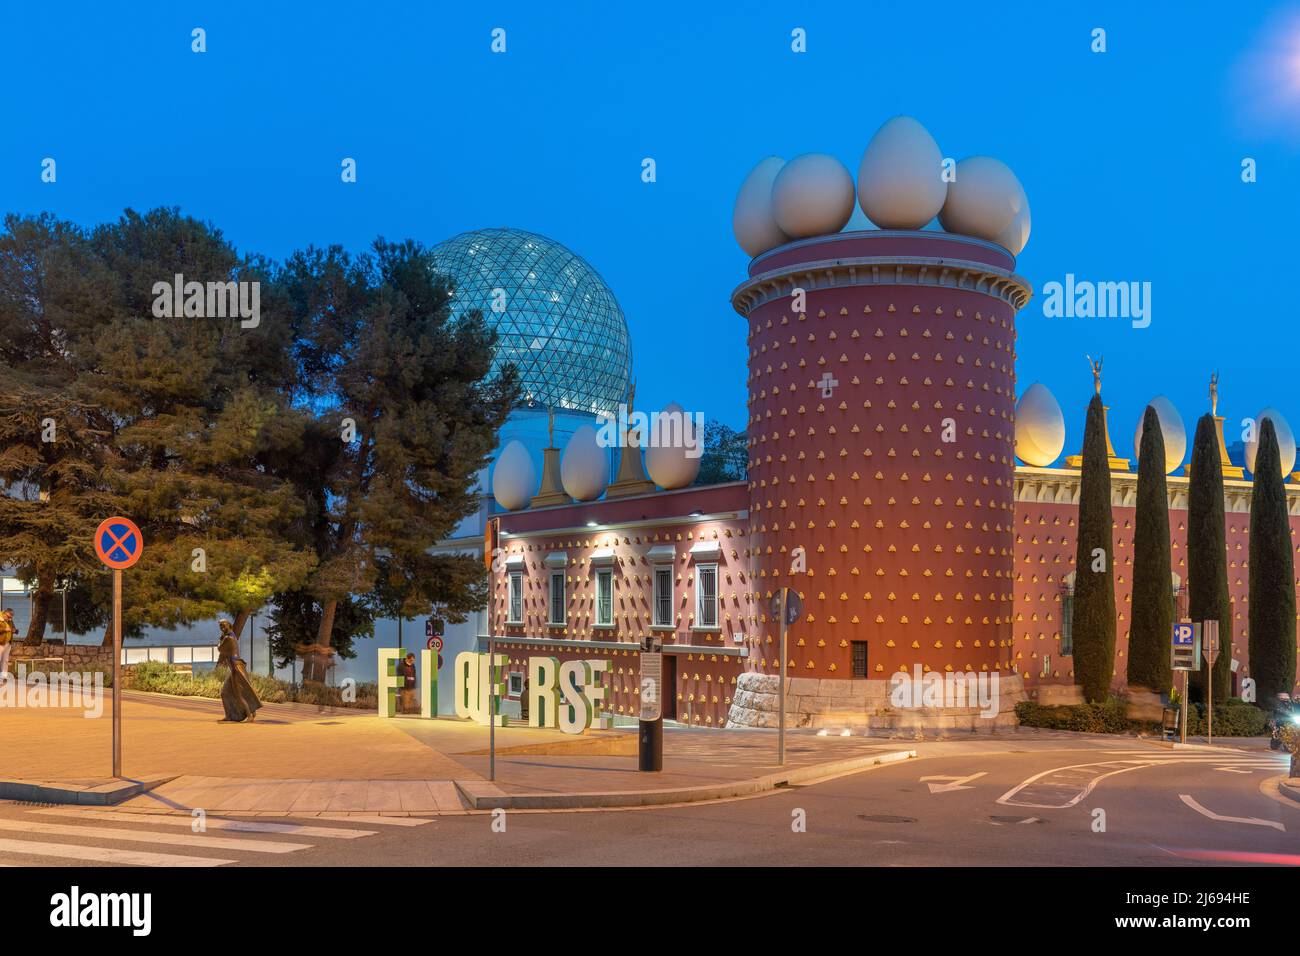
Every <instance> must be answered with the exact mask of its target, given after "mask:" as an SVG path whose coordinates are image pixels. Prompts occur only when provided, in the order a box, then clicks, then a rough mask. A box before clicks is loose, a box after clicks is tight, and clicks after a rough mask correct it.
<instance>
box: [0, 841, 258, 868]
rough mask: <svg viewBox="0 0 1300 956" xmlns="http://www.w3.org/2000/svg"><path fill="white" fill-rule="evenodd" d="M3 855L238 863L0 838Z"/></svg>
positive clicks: (144, 863) (131, 861)
mask: <svg viewBox="0 0 1300 956" xmlns="http://www.w3.org/2000/svg"><path fill="white" fill-rule="evenodd" d="M0 853H12V854H15V855H20V856H21V855H25V856H49V857H57V858H60V859H64V860H85V861H93V862H95V863H122V864H126V865H128V866H225V865H226V864H227V863H234V862H235V861H234V860H214V859H210V858H208V857H202V856H179V855H177V854H175V853H146V852H144V851H142V850H116V849H113V848H111V847H102V846H77V845H76V844H72V843H38V842H35V841H31V840H4V839H0ZM0 865H2V864H0Z"/></svg>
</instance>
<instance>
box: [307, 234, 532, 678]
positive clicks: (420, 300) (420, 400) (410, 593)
mask: <svg viewBox="0 0 1300 956" xmlns="http://www.w3.org/2000/svg"><path fill="white" fill-rule="evenodd" d="M282 282H283V284H284V287H285V288H286V289H287V290H288V295H289V297H290V299H291V300H292V301H293V302H294V303H295V319H294V325H295V327H296V328H298V329H299V330H300V339H299V341H300V343H301V344H300V348H299V350H298V353H297V354H298V357H299V361H300V377H301V379H302V381H304V382H310V383H312V386H313V394H312V398H311V401H312V403H313V405H314V407H317V408H320V409H321V414H320V416H319V421H320V423H321V424H322V426H323V427H324V429H325V430H326V431H328V432H332V433H333V436H334V437H333V438H332V439H330V441H331V442H332V443H334V444H335V446H336V448H337V451H336V452H335V453H333V454H331V455H329V456H328V457H330V458H331V459H332V461H331V464H330V468H329V471H328V472H327V473H326V474H325V476H324V487H322V488H319V489H312V490H310V491H308V492H306V493H305V494H304V496H305V497H307V498H308V499H310V500H312V501H314V502H315V506H316V508H317V514H318V515H319V516H320V520H319V521H318V522H317V523H316V527H317V530H318V534H317V535H316V539H315V540H316V543H317V548H318V554H319V558H320V561H319V564H318V566H317V568H316V570H315V571H314V573H313V574H312V577H311V580H310V581H309V582H308V584H307V585H306V586H305V590H306V591H308V592H309V593H310V594H311V595H312V596H313V597H314V598H315V601H316V603H317V604H318V606H319V611H320V615H319V625H318V628H317V635H316V642H315V646H316V648H317V649H318V652H319V653H320V654H322V655H323V654H325V653H326V652H327V649H328V648H329V647H330V646H331V645H332V644H333V642H334V641H335V640H336V639H337V636H338V635H337V631H336V628H335V621H336V616H337V613H338V609H339V606H340V602H343V601H346V600H348V599H349V598H350V596H360V595H369V596H370V600H374V601H378V602H379V603H380V604H383V605H388V606H397V607H399V608H400V611H401V613H403V614H404V615H405V616H408V617H409V616H414V615H417V614H425V613H430V612H432V611H434V610H435V609H436V610H437V611H438V613H439V614H440V615H442V616H445V617H446V618H447V619H448V620H449V621H452V622H457V621H461V620H464V617H465V615H466V614H467V613H468V612H469V611H470V610H473V609H476V608H479V607H481V606H482V605H483V603H484V602H485V601H486V596H487V591H486V582H485V581H484V572H483V568H482V565H481V562H480V560H479V559H478V557H476V556H470V555H458V556H446V555H431V554H428V553H427V550H428V548H429V546H430V544H432V543H433V542H436V541H438V540H440V539H442V538H445V537H447V536H449V535H450V534H451V533H452V531H453V530H454V529H455V527H456V525H457V524H458V523H459V522H460V521H461V520H462V519H463V518H465V517H466V516H468V515H469V514H470V513H471V512H473V511H474V510H475V509H476V508H477V507H478V496H477V493H476V491H475V487H476V481H477V478H478V474H479V472H480V470H481V469H483V468H484V467H486V465H487V462H488V456H489V455H490V453H491V451H492V449H493V448H494V447H495V445H496V441H497V431H498V429H499V428H500V426H501V425H502V423H503V422H504V421H505V418H506V415H507V414H508V413H509V411H510V410H511V408H512V407H513V406H514V404H515V403H516V402H517V400H518V396H519V386H518V378H517V373H516V372H515V370H514V368H513V366H507V367H506V368H505V369H503V370H502V372H501V373H500V374H499V375H496V376H493V377H490V378H489V375H488V373H489V371H490V369H491V364H492V357H493V354H494V350H495V345H496V336H495V333H494V332H493V331H492V330H491V328H490V327H489V326H488V325H487V324H486V323H485V322H484V320H483V317H482V315H481V314H479V313H478V312H477V311H471V312H468V313H465V314H463V315H460V316H456V317H453V316H452V313H451V308H450V289H449V286H448V282H447V280H446V279H445V278H444V277H441V276H439V275H438V274H437V273H436V272H435V270H434V263H433V259H432V257H431V256H430V255H429V253H428V251H427V250H426V249H424V248H423V247H422V246H420V245H419V244H417V243H414V242H409V241H408V242H403V243H397V244H391V243H388V242H385V241H384V240H382V239H379V240H377V241H376V242H375V244H374V246H373V251H372V253H371V254H370V255H367V256H364V257H361V258H359V259H353V258H352V257H351V256H349V255H348V254H347V253H345V252H344V251H343V250H341V249H338V248H331V249H329V250H324V251H321V250H316V249H309V250H307V251H305V252H303V253H299V254H297V255H295V256H293V257H292V258H291V259H290V261H289V262H288V263H287V265H286V268H285V270H284V274H283V276H282ZM381 579H382V585H381ZM313 613H314V612H313Z"/></svg>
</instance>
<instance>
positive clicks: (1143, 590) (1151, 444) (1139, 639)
mask: <svg viewBox="0 0 1300 956" xmlns="http://www.w3.org/2000/svg"><path fill="white" fill-rule="evenodd" d="M1169 565H1170V556H1169V499H1168V495H1167V492H1166V488H1165V439H1164V435H1163V434H1161V431H1160V418H1159V417H1158V416H1157V415H1156V410H1155V409H1154V408H1152V407H1151V406H1149V405H1148V406H1147V409H1146V413H1145V414H1144V415H1143V417H1142V447H1141V449H1140V450H1139V451H1138V487H1137V517H1136V521H1135V528H1134V531H1133V609H1132V613H1131V614H1130V615H1129V617H1130V620H1131V622H1132V626H1131V629H1130V631H1129V640H1128V682H1129V685H1130V686H1133V687H1145V688H1147V689H1149V690H1153V691H1156V692H1157V693H1163V692H1165V691H1168V690H1169V688H1170V687H1171V686H1172V682H1173V671H1172V670H1171V669H1170V666H1169V640H1170V635H1171V633H1172V629H1173V616H1174V611H1173V590H1172V588H1173V576H1172V574H1171V571H1170V566H1169Z"/></svg>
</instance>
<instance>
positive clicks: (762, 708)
mask: <svg viewBox="0 0 1300 956" xmlns="http://www.w3.org/2000/svg"><path fill="white" fill-rule="evenodd" d="M777 693H778V685H777V676H776V675H775V674H758V673H752V672H751V673H746V674H742V675H741V676H740V678H739V680H738V681H737V682H736V694H735V697H734V699H733V701H732V704H731V710H730V712H729V713H728V715H727V727H775V726H776V725H777V721H778V707H779V703H778V698H777ZM1024 699H1025V688H1024V682H1023V680H1022V679H1021V678H1020V676H1019V675H1015V674H999V676H998V701H997V711H996V713H995V714H994V715H993V716H985V715H984V714H983V713H981V711H980V709H979V708H978V707H895V706H893V705H892V704H891V701H890V682H889V681H888V680H818V679H813V678H803V677H788V678H786V688H785V719H786V726H787V727H819V728H820V727H825V728H827V729H844V728H849V729H865V730H878V731H893V732H899V733H909V732H911V733H921V732H924V731H935V732H938V731H954V732H968V733H991V732H993V731H996V730H1003V729H1006V728H1010V727H1015V726H1016V725H1017V723H1018V722H1017V720H1016V712H1015V705H1016V703H1017V702H1019V701H1022V700H1024Z"/></svg>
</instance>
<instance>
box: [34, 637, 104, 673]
mask: <svg viewBox="0 0 1300 956" xmlns="http://www.w3.org/2000/svg"><path fill="white" fill-rule="evenodd" d="M37 657H61V658H63V669H64V670H69V671H83V670H88V669H91V668H102V669H104V670H112V669H113V649H112V648H111V647H100V646H99V645H97V644H24V643H22V641H21V640H16V641H14V649H13V651H12V652H10V655H9V669H10V670H14V669H15V668H16V667H17V666H18V665H19V664H21V663H23V662H24V661H30V660H32V659H34V658H37ZM50 666H57V665H54V664H53V663H52V662H49V661H41V662H40V667H41V669H42V670H44V669H46V668H47V667H50Z"/></svg>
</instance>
